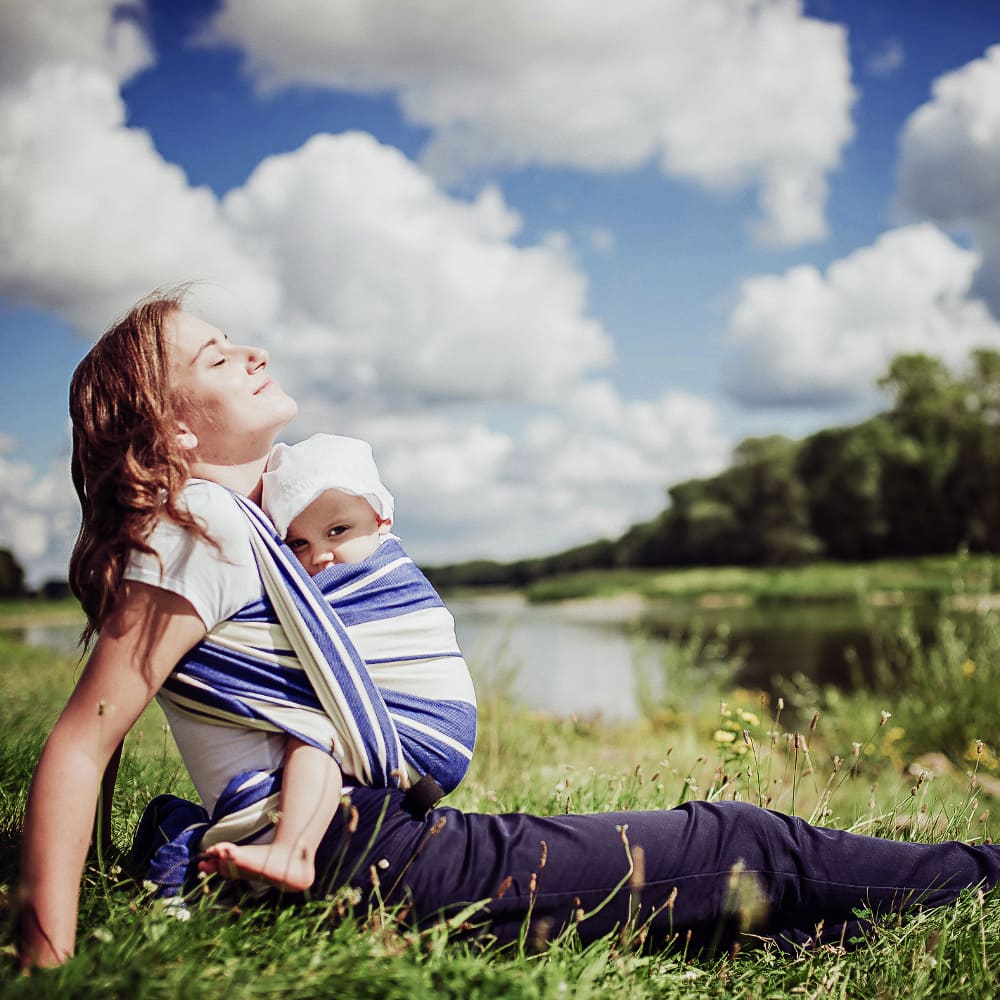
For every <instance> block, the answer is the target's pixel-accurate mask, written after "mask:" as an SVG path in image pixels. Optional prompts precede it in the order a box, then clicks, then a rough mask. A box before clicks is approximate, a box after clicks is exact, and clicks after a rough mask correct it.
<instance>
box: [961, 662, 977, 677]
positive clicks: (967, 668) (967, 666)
mask: <svg viewBox="0 0 1000 1000" xmlns="http://www.w3.org/2000/svg"><path fill="white" fill-rule="evenodd" d="M975 672H976V665H975V664H974V663H973V662H972V660H966V661H965V663H963V664H962V673H963V674H965V676H966V677H971V676H972V675H973V674H974V673H975Z"/></svg>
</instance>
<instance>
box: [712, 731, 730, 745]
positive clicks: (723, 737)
mask: <svg viewBox="0 0 1000 1000" xmlns="http://www.w3.org/2000/svg"><path fill="white" fill-rule="evenodd" d="M712 739H713V740H715V742H716V743H732V742H733V740H735V739H736V733H731V732H730V731H729V730H728V729H716V731H715V732H714V733H712Z"/></svg>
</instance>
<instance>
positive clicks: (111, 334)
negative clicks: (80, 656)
mask: <svg viewBox="0 0 1000 1000" xmlns="http://www.w3.org/2000/svg"><path fill="white" fill-rule="evenodd" d="M183 296H184V289H183V288H182V289H176V290H172V291H168V292H157V293H154V295H152V296H150V297H149V298H147V299H145V300H143V301H142V302H140V303H139V304H138V305H136V306H135V307H134V308H133V309H132V310H131V311H130V312H129V313H128V315H127V316H125V318H124V319H122V320H121V321H120V322H118V323H116V324H115V325H114V326H113V327H111V329H110V330H108V331H107V332H106V333H105V334H104V335H103V336H102V337H101V339H100V340H98V341H97V343H96V344H95V345H94V346H93V348H92V349H91V350H90V352H89V353H88V354H87V356H86V357H85V358H84V359H83V360H82V361H81V362H80V364H79V365H78V366H77V369H76V371H75V372H74V373H73V379H72V382H71V383H70V390H69V412H70V418H71V420H72V423H73V457H72V474H73V486H74V488H75V489H76V495H77V497H79V500H80V507H81V509H82V514H83V521H82V524H81V526H80V534H79V536H78V537H77V540H76V545H75V546H74V547H73V554H72V556H71V557H70V562H69V583H70V587H71V589H72V591H73V593H74V594H75V595H76V596H77V598H78V599H79V601H80V603H81V605H82V606H83V610H84V612H85V613H86V615H87V624H86V625H85V626H84V629H83V632H82V634H81V636H80V641H81V644H82V645H83V646H84V647H87V646H88V645H89V644H90V642H91V641H92V640H93V638H94V636H95V635H96V634H97V633H98V632H99V631H100V629H101V626H102V625H103V624H104V622H105V621H106V619H107V617H108V615H109V614H110V613H111V611H112V609H113V607H114V603H115V599H116V597H117V595H118V591H119V589H120V587H121V582H122V575H123V573H124V571H125V566H126V564H127V562H128V558H129V553H130V552H131V551H132V550H133V549H134V550H137V551H139V552H145V553H150V554H154V555H155V554H156V553H155V550H154V549H153V548H152V547H151V546H150V545H149V541H148V539H149V535H150V532H151V531H152V530H153V527H154V526H155V524H156V522H157V521H158V520H159V519H160V518H161V517H164V516H166V517H168V518H170V519H171V520H173V521H175V522H176V523H177V524H179V525H181V526H182V527H184V528H186V529H188V530H189V531H192V532H194V533H195V534H196V535H198V536H200V537H202V538H204V539H206V540H208V541H211V539H210V538H209V536H208V533H207V530H206V528H205V527H204V525H203V524H201V523H200V522H199V521H198V520H196V518H195V517H194V516H193V515H192V514H190V513H189V512H188V511H187V509H186V508H185V507H184V506H183V505H182V504H180V503H179V498H180V493H181V490H182V489H183V488H184V484H185V482H186V481H187V479H188V475H189V471H190V464H189V459H188V454H187V452H186V451H185V450H184V449H183V448H181V447H180V445H179V443H178V440H177V420H176V417H175V401H174V394H173V392H172V390H171V387H170V379H169V366H168V358H167V349H166V338H165V333H164V328H165V326H166V324H167V321H168V320H169V319H170V317H171V316H172V315H174V313H176V312H177V311H178V310H179V309H180V308H181V302H182V300H183ZM161 567H162V564H161Z"/></svg>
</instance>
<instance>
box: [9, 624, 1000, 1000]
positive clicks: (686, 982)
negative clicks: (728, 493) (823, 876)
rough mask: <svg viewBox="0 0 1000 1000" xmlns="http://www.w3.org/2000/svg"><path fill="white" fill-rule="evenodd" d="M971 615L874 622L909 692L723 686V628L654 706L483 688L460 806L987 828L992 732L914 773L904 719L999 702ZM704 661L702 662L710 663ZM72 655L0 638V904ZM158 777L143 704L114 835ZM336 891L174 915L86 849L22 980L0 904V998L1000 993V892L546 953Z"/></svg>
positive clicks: (681, 660)
mask: <svg viewBox="0 0 1000 1000" xmlns="http://www.w3.org/2000/svg"><path fill="white" fill-rule="evenodd" d="M980 632H981V634H980V633H976V634H973V633H963V632H962V631H961V630H960V629H957V627H953V628H952V629H951V631H948V628H946V627H943V630H942V631H940V632H939V633H938V635H937V639H936V640H935V642H934V644H933V645H932V647H931V648H929V649H926V650H923V652H920V651H919V649H915V648H914V643H913V636H912V635H908V634H907V633H906V632H905V630H903V631H898V632H894V633H893V635H892V636H891V637H890V636H887V637H886V642H887V647H888V648H891V649H896V650H897V653H896V654H894V655H897V657H899V656H903V660H898V659H897V660H895V661H892V662H889V661H888V660H887V663H886V670H887V671H889V670H892V669H898V668H899V667H900V664H901V663H903V662H904V661H905V663H906V664H908V666H909V668H910V669H911V670H912V671H913V673H914V677H913V679H912V684H911V685H910V686H909V690H906V686H905V685H902V686H901V685H898V684H897V686H896V693H897V694H898V695H899V697H898V698H896V699H893V698H892V697H891V693H892V692H891V690H890V691H887V692H883V693H882V694H877V693H872V692H858V693H856V694H854V695H851V696H843V695H837V694H833V693H832V692H828V691H819V690H815V689H810V688H808V687H803V686H801V685H799V686H797V685H791V684H790V686H789V690H788V693H787V694H786V695H785V697H786V698H787V699H788V706H787V707H783V706H782V704H781V702H779V701H776V700H775V701H768V700H767V699H766V698H765V697H764V696H762V695H761V694H760V693H759V692H752V691H741V690H738V689H735V688H733V687H732V686H731V682H730V680H729V678H730V676H731V674H730V673H729V664H728V659H727V655H728V654H727V650H726V649H725V647H724V645H720V644H719V643H714V642H710V641H707V640H705V641H703V640H698V639H694V638H692V639H688V640H685V643H684V644H679V645H676V646H674V647H672V649H671V653H670V655H669V656H668V657H667V658H666V659H665V660H664V663H663V666H662V674H661V676H659V677H651V678H647V681H648V683H647V685H646V688H645V696H644V698H645V700H644V710H645V711H644V714H643V717H642V718H641V719H640V720H639V721H637V722H635V723H632V724H628V725H624V724H622V725H611V724H609V723H607V722H605V721H602V720H601V719H599V718H563V717H555V716H550V715H545V714H542V713H538V712H533V711H530V710H528V709H526V708H524V707H522V706H518V705H517V704H515V703H513V702H512V701H511V700H510V698H509V697H508V696H507V694H506V692H505V691H504V690H503V689H502V688H498V689H494V690H486V691H482V692H481V695H482V699H481V700H482V706H481V707H482V722H481V736H480V741H479V745H478V747H477V751H476V758H475V761H474V763H473V767H472V770H471V772H470V774H469V777H468V778H467V780H466V781H465V782H464V783H463V785H462V786H461V787H460V788H459V789H458V790H457V791H456V792H455V793H454V794H453V796H452V798H451V801H452V803H453V804H455V805H457V806H459V807H461V808H465V809H477V810H481V811H488V812H499V811H504V810H528V811H534V812H542V813H559V812H563V811H567V810H572V811H581V812H586V811H599V810H610V809H622V808H662V807H668V806H672V805H675V804H677V803H678V802H681V801H683V800H685V799H688V798H696V797H697V798H708V799H725V798H734V797H740V798H743V799H745V800H748V801H753V802H760V803H762V804H768V805H770V806H772V807H775V808H780V809H782V810H785V811H788V812H794V813H796V814H798V815H800V816H804V817H806V818H812V819H814V820H817V821H820V822H822V823H823V824H826V825H831V826H837V827H843V828H849V829H854V830H858V831H862V832H868V833H879V834H883V835H888V836H894V837H898V838H901V839H916V840H939V839H945V838H959V839H965V840H977V839H981V838H983V837H987V836H996V833H997V830H996V824H995V822H994V821H993V820H992V819H991V817H990V815H989V806H990V804H991V801H990V799H989V798H988V797H987V796H986V795H985V793H984V791H983V789H982V788H981V787H978V786H977V784H976V782H975V781H973V777H975V776H976V772H977V771H980V770H981V771H982V772H983V775H986V773H987V771H988V765H989V764H990V761H991V760H992V750H991V747H990V746H989V745H985V746H984V747H983V749H982V750H981V751H980V752H979V754H978V756H974V757H973V759H971V760H968V761H966V760H961V759H960V760H958V761H957V762H953V763H952V767H951V768H950V769H946V770H943V771H942V772H941V773H939V774H923V772H922V771H921V769H920V768H919V767H918V768H917V769H915V770H913V771H908V770H907V769H906V766H907V765H908V764H910V763H911V762H912V760H913V759H914V757H915V756H919V754H924V753H927V752H930V751H940V750H941V747H940V745H938V743H937V742H936V741H937V739H938V737H939V736H940V734H941V732H942V730H940V729H935V728H933V727H930V726H929V725H925V726H924V727H923V728H922V729H919V730H917V731H918V732H919V736H910V735H908V733H913V732H914V729H913V726H914V721H913V715H914V714H915V713H918V712H920V711H921V710H922V709H926V708H927V704H926V702H923V703H922V702H921V700H920V699H921V697H925V696H926V697H929V696H930V693H931V692H934V691H939V690H940V685H941V684H947V683H949V680H950V684H951V686H952V688H953V689H955V690H957V688H958V687H959V686H960V685H961V684H963V683H970V679H975V673H976V671H975V670H973V671H971V672H970V671H968V668H967V667H966V663H967V662H970V661H971V662H974V663H976V670H981V671H982V673H981V674H980V677H979V678H978V679H975V683H976V684H979V683H982V684H983V685H984V686H983V687H982V688H978V687H977V689H976V691H977V693H976V694H975V696H974V697H973V696H970V697H969V698H968V699H966V700H964V701H962V700H961V699H958V700H957V702H956V704H957V705H958V706H959V710H961V711H964V712H969V711H971V710H972V704H973V702H974V701H975V699H976V698H978V699H980V700H982V699H983V698H987V697H988V696H990V694H992V698H991V709H990V710H991V711H992V712H993V713H994V715H995V712H996V701H997V699H996V694H995V692H996V691H997V690H1000V687H997V686H994V687H993V688H992V692H990V691H989V685H990V684H991V683H995V681H996V680H997V678H996V677H995V675H988V673H987V671H988V670H992V669H996V668H994V667H992V665H991V664H987V663H986V660H987V659H988V658H989V657H990V656H991V655H992V651H993V650H994V646H993V643H994V641H995V639H996V635H997V634H998V632H997V626H996V625H995V624H993V623H992V621H991V620H989V621H987V622H984V623H982V624H981V627H980ZM921 648H922V647H921ZM898 650H903V651H908V652H905V656H904V655H903V653H899V652H898ZM935 650H936V651H937V652H934V651H935ZM886 655H887V657H888V655H889V654H888V653H887V654H886ZM907 657H908V659H907ZM998 659H1000V657H998ZM706 661H709V662H711V663H713V664H714V667H713V668H712V669H711V670H709V671H705V670H704V669H703V664H704V663H705V662H706ZM76 670H77V665H76V662H75V660H74V659H73V658H72V657H67V656H58V655H54V654H52V653H50V652H47V651H43V650H38V649H34V648H31V647H28V646H24V645H21V644H20V643H18V642H16V641H13V640H11V639H3V638H0V683H2V686H3V690H4V692H5V697H4V700H3V703H2V706H0V722H2V726H0V882H2V884H3V888H2V897H0V905H2V906H3V908H4V909H6V911H7V916H8V917H9V916H10V912H11V902H10V901H11V896H12V892H13V885H14V880H15V878H16V860H17V850H18V844H19V837H20V834H19V830H20V825H21V820H22V816H23V807H24V794H25V790H26V785H27V781H28V779H29V776H30V773H31V770H32V768H33V765H34V760H35V758H36V757H37V754H38V752H39V750H40V747H41V743H42V739H43V734H44V732H45V730H46V729H47V727H48V726H49V725H50V724H51V722H52V720H53V719H54V718H55V715H56V713H57V712H58V710H59V707H60V706H61V704H62V702H63V700H64V698H65V696H66V694H67V692H68V690H69V688H70V687H71V685H72V682H73V677H74V674H75V672H76ZM904 695H905V696H904ZM942 697H946V696H942ZM793 702H794V707H795V708H796V716H795V717H796V718H805V719H809V720H810V722H808V723H806V724H804V725H802V726H801V730H802V731H801V732H799V733H796V732H794V731H788V730H787V729H786V728H785V721H786V720H787V718H788V717H789V712H790V709H791V708H792V707H793ZM897 702H898V703H897ZM816 712H818V713H819V715H818V717H815V713H816ZM886 713H888V714H886ZM814 718H815V721H812V720H813V719H814ZM942 725H944V726H947V725H950V723H948V722H947V720H946V721H945V722H943V723H942ZM900 730H902V734H901V733H900ZM992 732H993V733H996V726H995V725H994V726H993V729H992ZM982 735H983V736H984V737H987V733H986V732H983V733H982ZM963 739H964V737H963ZM907 740H912V741H913V742H912V743H909V744H908V743H907ZM989 742H990V741H989V739H987V744H989ZM963 745H964V744H963ZM165 790H172V791H180V792H181V793H182V794H184V793H190V786H189V784H187V782H186V778H185V777H184V775H183V771H182V769H181V766H180V763H179V761H178V759H177V757H176V754H175V751H174V750H173V747H172V745H171V744H170V743H169V742H167V741H166V740H165V737H164V734H163V732H162V720H161V719H160V718H159V717H158V715H157V710H155V709H154V710H151V711H150V712H149V713H148V714H147V717H145V718H144V720H143V722H142V724H141V725H140V727H138V730H137V732H136V733H135V735H133V736H131V737H130V739H129V741H128V745H127V748H126V755H125V759H124V761H123V766H122V770H121V776H120V778H119V788H118V794H117V796H116V801H115V815H114V833H115V839H116V841H117V843H118V844H119V845H121V846H124V845H125V844H126V843H127V841H128V839H129V836H130V833H131V830H132V828H133V827H134V824H135V822H136V820H137V818H138V815H139V812H140V811H141V809H142V807H143V805H144V804H145V803H146V802H147V801H148V799H149V798H151V797H152V796H153V795H155V794H157V793H159V792H161V791H165ZM994 804H995V803H994ZM340 904H341V901H339V900H338V899H336V898H334V899H332V900H322V901H317V902H313V903H310V904H307V905H305V906H302V907H299V908H296V909H286V910H281V911H275V910H265V909H253V908H248V907H245V908H243V909H237V908H232V907H226V908H213V907H211V906H206V907H200V908H197V909H196V910H195V912H194V914H193V916H192V918H191V919H190V920H188V921H187V922H179V921H177V920H176V919H174V918H172V917H169V916H168V915H166V914H165V913H164V912H163V911H162V910H160V909H157V908H155V907H151V906H149V905H148V903H147V902H146V901H145V899H144V896H143V891H142V889H141V887H139V886H137V885H136V884H135V883H134V882H133V881H131V880H130V879H129V878H128V877H126V875H125V874H124V873H123V872H122V871H121V870H120V869H119V868H117V867H116V866H115V864H114V859H110V862H109V864H108V865H107V867H105V868H104V869H103V870H102V869H101V868H100V866H98V865H97V863H96V862H95V863H94V864H92V865H91V866H90V867H89V869H88V871H87V873H86V876H85V880H84V887H83V894H82V899H81V916H80V932H79V936H78V954H77V957H76V958H75V959H74V960H73V961H72V962H70V963H68V964H67V965H65V966H63V967H62V968H59V969H55V970H50V971H47V972H44V973H39V974H35V975H33V976H31V977H30V978H22V977H18V976H16V975H15V974H14V972H13V966H12V955H13V945H12V927H11V924H10V921H9V919H8V920H6V921H4V923H3V930H2V947H3V949H4V954H5V955H6V957H7V959H8V964H7V966H6V967H5V968H4V969H3V970H2V972H0V996H3V997H8V996H10V997H21V996H24V997H28V996H30V997H47V996H53V997H60V998H63V997H75V996H86V997H130V998H131V997H148V998H155V997H176V996H184V997H194V998H197V997H206V998H207V997H211V998H213V1000H216V998H219V997H236V996H240V997H242V996H255V997H257V996H261V997H266V996H285V995H288V996H293V995H294V996H296V997H311V996H328V995H334V994H336V995H340V996H347V997H352V998H353V997H358V998H362V997H369V996H370V997H378V998H392V997H397V996H398V997H404V996H405V997H423V996H435V997H449V996H456V997H469V996H504V997H515V998H520V997H524V998H529V997H530V998H564V997H567V996H572V997H583V998H588V997H604V996H607V995H609V994H613V995H615V996H622V997H635V998H645V997H762V996H768V997H798V996H834V997H853V996H864V997H897V996H903V995H906V996H908V997H914V998H916V997H932V996H933V997H963V998H965V997H969V996H990V995H995V994H996V993H997V992H998V989H1000V974H998V970H997V965H998V960H997V959H996V958H995V957H994V953H995V951H996V943H997V941H998V940H1000V894H998V893H994V894H992V895H991V896H986V897H984V896H982V895H981V894H978V893H975V892H970V893H968V894H967V895H966V896H965V897H963V899H962V900H961V901H960V902H959V903H958V904H957V905H956V906H954V907H946V908H942V909H940V910H936V911H928V912H924V913H921V914H919V915H918V916H916V917H914V918H911V919H907V920H905V921H898V922H891V923H889V924H888V925H887V926H885V927H884V928H882V929H881V930H880V931H879V932H878V933H877V934H876V935H874V936H873V938H872V940H871V942H870V944H869V945H868V946H867V947H863V948H861V949H858V950H855V951H851V952H848V953H844V952H842V951H840V950H838V949H836V948H824V949H820V950H818V951H810V952H802V953H800V954H797V955H793V956H787V955H780V954H777V953H775V952H773V951H766V950H753V951H745V952H741V953H739V954H736V955H727V956H724V957H721V958H717V959H715V960H712V961H707V960H705V961H693V960H688V959H686V958H685V956H684V955H683V954H682V953H653V954H649V953H645V952H643V951H642V950H641V949H637V948H635V947H634V946H633V945H632V944H631V943H630V942H629V940H628V939H627V938H626V939H623V938H622V937H620V936H619V935H614V936H612V937H609V938H607V939H605V940H602V941H600V942H598V943H596V944H594V945H592V946H591V947H589V948H581V947H580V945H579V944H578V942H576V941H575V940H574V939H573V938H572V937H571V936H567V937H564V938H561V939H559V940H557V941H556V942H555V943H553V944H552V945H551V946H550V947H549V948H548V950H546V951H545V952H544V953H542V954H530V953H529V951H528V950H524V951H522V952H520V953H517V952H515V953H513V954H507V953H505V954H498V953H491V952H480V951H477V950H476V949H475V948H473V947H471V946H468V945H462V944H458V943H455V942H453V941H449V940H448V937H447V933H446V931H445V930H444V929H442V928H438V929H432V930H430V931H428V932H425V933H423V934H420V935H416V934H413V933H404V932H402V931H400V930H399V929H397V927H396V925H395V924H394V923H393V921H392V919H391V915H385V914H374V915H373V916H372V918H371V919H369V920H367V921H365V922H363V923H356V922H354V921H352V920H350V919H344V918H343V917H342V915H341V905H340Z"/></svg>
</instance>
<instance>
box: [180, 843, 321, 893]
mask: <svg viewBox="0 0 1000 1000" xmlns="http://www.w3.org/2000/svg"><path fill="white" fill-rule="evenodd" d="M198 871H201V872H206V873H207V874H209V875H218V876H220V877H221V878H228V879H263V880H264V881H265V882H270V883H271V885H274V886H277V887H278V888H279V889H285V890H287V891H288V892H305V890H306V889H308V888H309V886H311V885H312V884H313V881H314V880H315V878H316V865H315V860H314V858H313V857H311V856H310V855H309V853H308V852H307V851H306V850H305V849H304V848H301V847H298V848H296V847H289V846H287V845H285V844H229V843H221V844H214V845H213V846H212V847H209V848H208V849H207V850H206V851H205V853H204V854H203V855H202V858H201V860H200V861H199V862H198Z"/></svg>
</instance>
